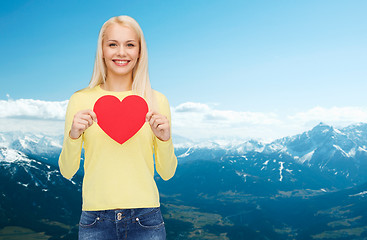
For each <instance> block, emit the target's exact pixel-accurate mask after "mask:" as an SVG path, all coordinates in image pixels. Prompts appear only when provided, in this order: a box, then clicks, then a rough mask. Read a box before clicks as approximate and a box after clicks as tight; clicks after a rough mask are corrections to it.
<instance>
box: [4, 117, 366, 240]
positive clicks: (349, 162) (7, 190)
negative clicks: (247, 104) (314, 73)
mask: <svg viewBox="0 0 367 240" xmlns="http://www.w3.org/2000/svg"><path fill="white" fill-rule="evenodd" d="M62 139H63V137H62V136H44V135H40V134H32V133H22V132H7V133H0V180H1V182H2V185H1V186H0V191H1V196H0V228H1V227H5V226H20V225H21V226H22V227H26V228H27V229H32V231H36V232H38V231H40V232H46V233H45V234H49V235H51V236H54V237H55V239H58V238H61V237H62V238H64V239H75V236H76V232H77V221H78V217H79V214H80V205H81V184H82V176H81V174H82V172H81V171H79V172H78V173H79V174H77V175H76V176H75V177H74V178H73V179H72V180H67V179H64V178H63V177H62V176H61V174H60V172H59V170H58V165H57V160H58V156H59V154H60V152H61V147H62ZM173 139H174V142H175V139H177V140H176V142H175V151H176V155H177V156H178V161H179V166H178V168H177V171H176V174H175V176H174V177H173V178H172V179H171V180H170V181H167V182H166V181H163V180H161V179H160V178H159V177H158V176H156V181H157V184H158V187H159V191H160V193H161V199H162V211H163V213H166V215H165V219H166V221H167V226H169V225H170V224H171V227H172V228H171V229H176V230H174V231H172V232H171V233H168V235H169V236H171V239H190V238H191V237H189V236H193V234H194V236H195V237H194V238H191V239H201V238H200V237H198V235H195V234H198V232H200V234H202V236H208V234H209V235H210V236H216V235H215V234H216V232H218V230H213V229H212V228H211V227H210V226H211V225H210V224H212V225H213V226H214V225H215V226H216V227H215V229H222V231H224V232H226V233H227V234H228V236H232V237H229V238H223V239H242V237H243V236H252V237H250V238H251V239H267V238H268V239H269V238H270V239H295V237H294V236H297V234H301V233H302V234H305V236H308V237H309V236H310V235H309V234H316V235H315V236H318V235H317V234H321V233H323V232H325V231H326V229H331V230H333V231H334V230H335V231H336V232H337V231H340V229H341V227H342V226H343V225H340V226H339V225H336V227H330V224H333V221H334V220H335V216H334V215H333V213H334V212H335V210H333V209H338V208H343V209H346V210H345V211H347V212H348V213H349V214H348V216H347V215H346V213H345V214H344V215H343V216H344V217H348V219H349V218H350V219H355V220H353V221H354V224H355V225H356V226H357V227H358V229H359V230H358V231H359V232H360V233H361V230H360V229H365V232H364V233H363V234H367V220H366V219H365V217H361V216H359V215H358V214H359V213H360V212H366V208H365V207H364V206H366V204H362V203H360V204H357V203H356V202H355V201H356V200H358V201H359V202H361V201H362V202H365V203H366V199H367V198H366V196H367V189H366V187H367V185H366V184H367V176H366V174H365V173H366V172H367V147H366V146H367V124H363V123H361V124H355V125H350V126H348V127H345V128H342V129H336V128H334V127H332V126H328V125H325V124H322V123H320V124H319V125H317V126H315V127H314V128H313V129H311V130H309V131H306V132H304V133H302V134H299V135H295V136H290V137H285V138H281V139H277V140H275V141H273V142H271V143H263V142H260V141H257V140H249V141H205V142H200V143H197V142H195V141H191V140H189V139H185V138H180V137H178V136H173ZM81 166H82V164H81ZM348 189H349V190H348ZM323 199H324V200H323ZM326 199H327V200H326ZM321 202H322V204H324V205H322V207H321V205H320V206H319V205H318V204H319V203H321ZM343 202H348V203H349V204H348V205H346V206H344V205H343ZM299 204H303V205H304V206H307V207H304V209H303V208H302V209H299ZM55 206H57V207H55ZM290 208H291V209H292V211H293V212H292V213H291V212H289V213H287V214H285V215H284V211H288V210H289V209H290ZM246 209H247V210H246ZM341 211H342V210H341ZM167 212H176V214H174V215H168V213H167ZM280 212H281V213H280ZM316 212H318V213H317V214H316ZM194 213H195V214H194ZM296 213H299V214H302V215H303V216H304V219H298V215H296ZM279 214H283V215H284V216H283V217H282V218H281V220H280V218H279ZM20 216H22V217H23V218H24V220H25V221H24V223H23V221H22V222H21V223H20V222H19V217H20ZM316 216H318V217H317V218H316ZM319 216H323V218H322V220H320V218H319ZM198 218H200V219H201V220H198ZM217 218H219V219H220V220H218V222H217V223H215V222H214V223H213V219H217ZM203 219H204V220H203ZM256 219H258V220H256ZM265 219H266V220H265ZM305 219H308V220H305ZM198 221H199V222H200V221H203V222H205V224H204V223H202V224H198ZM256 221H261V222H263V221H266V222H267V224H268V226H272V228H273V230H269V229H264V228H263V226H262V225H259V223H258V222H256ZM313 221H318V222H319V226H317V227H315V226H313V225H312V224H311V222H313ZM350 221H352V220H350ZM365 223H366V224H365ZM223 224H224V225H223ZM300 226H303V228H307V230H305V229H303V228H302V227H300ZM306 226H307V227H306ZM320 226H323V227H322V228H320ZM332 226H334V225H332ZM316 228H317V229H318V230H317V231H316V230H315V229H316ZM41 229H42V230H41ZM44 229H47V230H46V231H45V230H44ZM274 229H275V230H274ZM279 229H281V230H279ZM279 231H281V233H279ZM358 231H356V232H357V233H358ZM363 231H364V230H363ZM363 231H362V232H363ZM213 234H214V235H213ZM241 234H243V235H241ZM352 234H355V232H352ZM363 234H360V235H359V236H362V237H361V238H355V239H363V237H364V236H365V235H363ZM0 236H1V233H0ZM172 236H174V237H172ZM178 236H182V237H181V238H179V237H178ZM200 236H201V235H200ZM218 236H219V235H218ZM254 236H256V237H254ZM346 236H348V237H350V235H346ZM308 237H306V238H305V239H308ZM348 237H347V238H346V239H353V238H348ZM203 239H206V238H203ZM213 239H216V238H215V237H213ZM218 239H219V238H218ZM319 239H322V238H319ZM340 239H343V238H340Z"/></svg>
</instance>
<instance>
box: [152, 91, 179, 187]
mask: <svg viewBox="0 0 367 240" xmlns="http://www.w3.org/2000/svg"><path fill="white" fill-rule="evenodd" d="M159 100H160V101H159V106H160V113H161V114H162V115H164V116H166V117H167V118H168V121H169V124H170V127H171V126H172V125H171V111H170V108H169V103H168V100H167V98H166V97H165V96H163V95H162V99H159ZM153 144H154V156H155V166H156V170H157V172H158V174H159V175H160V176H161V177H162V179H163V180H165V181H167V180H169V179H170V178H172V177H173V175H174V174H175V171H176V167H177V158H176V156H175V153H174V148H173V143H172V131H171V138H170V139H169V140H167V141H162V140H160V139H159V138H157V137H156V136H154V142H153Z"/></svg>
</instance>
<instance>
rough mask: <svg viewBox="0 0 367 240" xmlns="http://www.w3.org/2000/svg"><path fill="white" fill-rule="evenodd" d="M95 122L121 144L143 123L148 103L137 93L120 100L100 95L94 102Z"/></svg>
mask: <svg viewBox="0 0 367 240" xmlns="http://www.w3.org/2000/svg"><path fill="white" fill-rule="evenodd" d="M93 111H94V112H95V113H96V115H97V123H98V125H99V126H100V127H101V129H102V130H103V131H104V132H105V133H106V134H107V135H108V136H110V137H111V138H112V139H113V140H115V141H116V142H118V143H120V144H123V143H124V142H126V141H127V140H129V139H130V138H131V137H132V136H134V135H135V134H136V133H137V132H138V131H139V130H140V128H142V126H143V125H144V123H145V116H146V114H147V112H148V104H147V103H146V102H145V100H144V99H143V98H142V97H140V96H137V95H130V96H127V97H125V98H124V99H123V100H122V101H120V100H119V99H118V98H117V97H115V96H112V95H105V96H103V97H100V98H99V99H98V100H97V102H96V103H95V104H94V108H93Z"/></svg>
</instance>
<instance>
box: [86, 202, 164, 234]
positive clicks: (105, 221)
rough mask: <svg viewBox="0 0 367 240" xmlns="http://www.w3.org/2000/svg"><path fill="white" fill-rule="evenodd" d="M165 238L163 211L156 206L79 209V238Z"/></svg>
mask: <svg viewBox="0 0 367 240" xmlns="http://www.w3.org/2000/svg"><path fill="white" fill-rule="evenodd" d="M120 239H127V240H135V239H139V240H148V239H156V240H165V239H166V229H165V226H164V222H163V217H162V213H161V210H160V208H159V207H157V208H135V209H119V210H103V211H82V214H81V217H80V222H79V240H120Z"/></svg>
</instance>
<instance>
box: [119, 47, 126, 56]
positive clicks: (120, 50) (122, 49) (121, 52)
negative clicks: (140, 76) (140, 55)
mask: <svg viewBox="0 0 367 240" xmlns="http://www.w3.org/2000/svg"><path fill="white" fill-rule="evenodd" d="M118 53H119V55H121V56H125V55H126V49H125V47H124V46H121V47H119V51H118Z"/></svg>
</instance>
